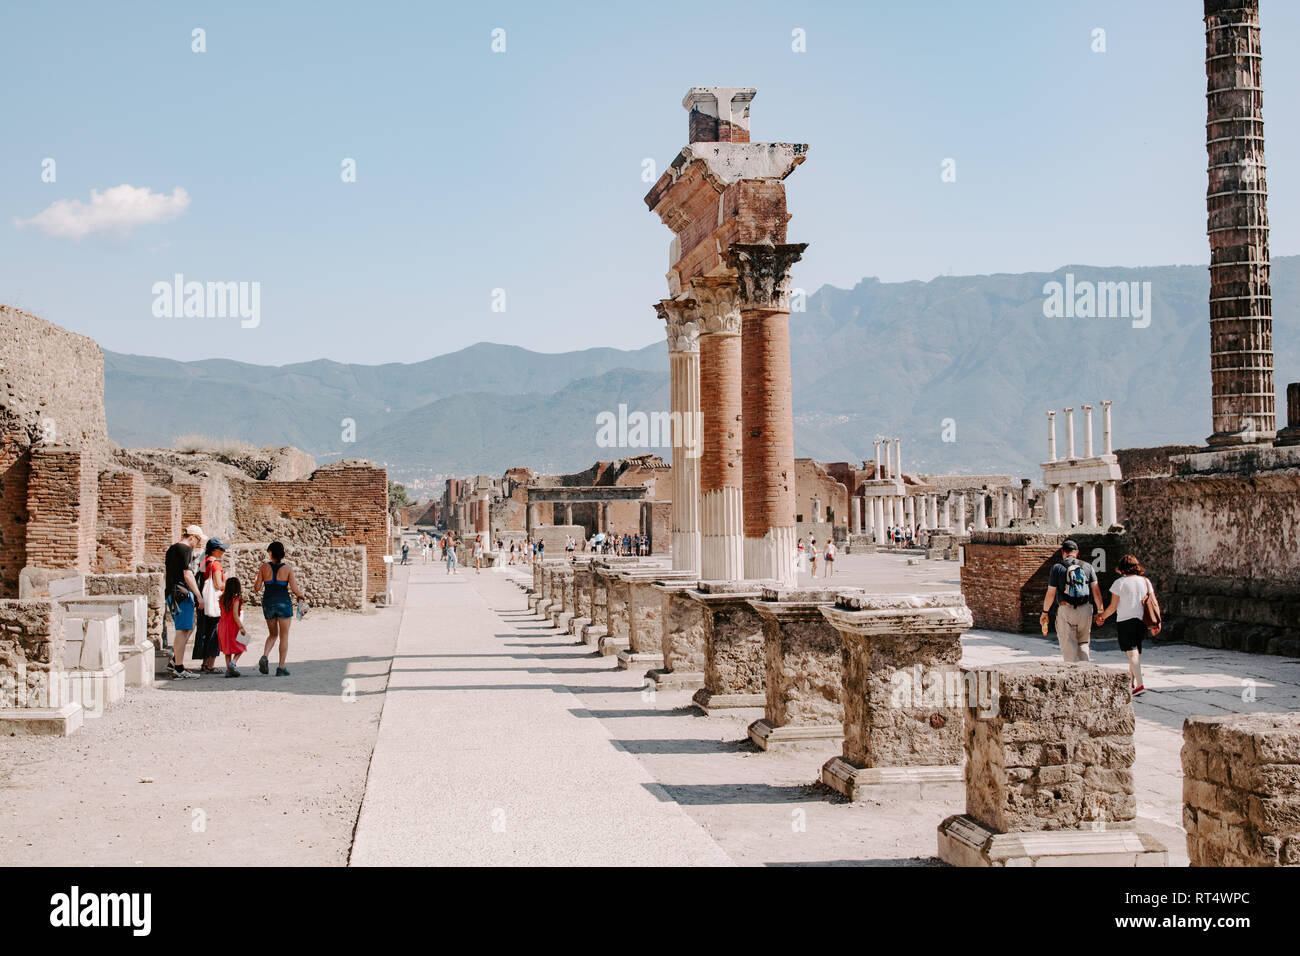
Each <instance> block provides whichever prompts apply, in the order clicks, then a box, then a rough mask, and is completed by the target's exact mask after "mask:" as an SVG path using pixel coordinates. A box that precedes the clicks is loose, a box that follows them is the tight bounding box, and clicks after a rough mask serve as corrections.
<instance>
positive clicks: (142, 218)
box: [14, 183, 190, 240]
mask: <svg viewBox="0 0 1300 956" xmlns="http://www.w3.org/2000/svg"><path fill="white" fill-rule="evenodd" d="M189 205H190V194H189V193H188V192H186V191H185V190H184V189H182V188H181V187H180V186H177V187H176V188H175V189H173V190H172V194H171V195H170V196H168V195H167V194H166V193H155V192H151V191H150V190H149V187H148V186H139V187H136V186H129V185H127V184H125V183H123V184H122V185H121V186H114V187H112V188H111V189H105V190H104V191H103V192H102V193H101V192H99V190H97V189H92V190H91V191H90V202H89V203H84V202H82V201H81V200H80V199H59V200H56V201H55V202H54V203H53V204H52V205H51V206H50V207H49V208H48V209H42V210H41V211H40V212H38V213H37V214H36V215H35V216H33V217H32V218H31V219H14V226H15V227H16V228H18V229H22V228H24V227H26V226H34V227H35V228H37V229H39V230H40V231H41V232H43V233H45V235H47V236H53V237H54V238H56V239H76V240H81V239H84V238H85V237H86V236H90V235H94V234H95V233H110V234H114V235H117V236H126V235H129V234H130V232H131V230H132V229H134V228H136V227H137V226H149V225H153V224H154V223H160V222H170V221H171V220H173V219H175V218H177V217H178V216H180V215H181V214H182V213H184V212H185V210H186V209H188V208H189Z"/></svg>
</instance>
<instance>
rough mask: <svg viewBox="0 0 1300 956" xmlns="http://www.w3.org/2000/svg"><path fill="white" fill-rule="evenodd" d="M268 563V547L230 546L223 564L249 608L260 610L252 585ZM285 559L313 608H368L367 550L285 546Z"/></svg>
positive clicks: (260, 545)
mask: <svg viewBox="0 0 1300 956" xmlns="http://www.w3.org/2000/svg"><path fill="white" fill-rule="evenodd" d="M268 543H269V542H268ZM266 560H267V555H266V544H237V545H231V547H230V550H228V551H227V552H226V554H225V558H224V560H223V561H222V564H223V566H224V567H225V569H226V574H227V575H234V576H236V577H238V578H239V583H240V585H241V586H242V589H243V595H244V605H245V606H246V607H261V604H262V599H261V595H260V594H254V593H253V582H254V581H255V580H257V572H258V569H259V568H261V566H262V562H264V561H266ZM285 560H286V561H287V562H288V563H289V564H290V565H291V566H292V567H293V569H294V573H295V575H296V577H297V579H298V587H299V588H301V589H302V592H303V594H305V595H306V596H307V603H308V605H310V606H311V607H333V608H344V609H347V610H353V611H359V610H362V609H364V608H365V607H366V602H367V584H366V575H367V572H368V564H369V562H368V561H367V556H366V549H365V548H363V547H342V548H328V547H311V546H301V547H286V553H285ZM245 623H247V621H245Z"/></svg>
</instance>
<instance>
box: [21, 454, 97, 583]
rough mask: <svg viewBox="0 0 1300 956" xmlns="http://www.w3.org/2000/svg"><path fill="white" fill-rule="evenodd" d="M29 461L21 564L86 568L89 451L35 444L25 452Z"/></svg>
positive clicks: (91, 513)
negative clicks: (25, 544) (25, 533)
mask: <svg viewBox="0 0 1300 956" xmlns="http://www.w3.org/2000/svg"><path fill="white" fill-rule="evenodd" d="M30 461H31V463H30V468H31V471H30V474H29V476H28V481H27V516H28V517H27V560H26V563H27V564H29V565H34V566H35V567H40V568H75V569H76V570H78V571H90V570H92V568H93V567H94V560H95V528H96V513H97V507H96V504H97V501H98V498H99V481H98V477H99V476H98V470H97V469H96V467H95V464H94V460H93V456H92V454H91V452H90V451H89V450H88V449H86V448H83V447H72V446H68V445H38V446H36V447H35V448H33V449H32V450H31V460H30Z"/></svg>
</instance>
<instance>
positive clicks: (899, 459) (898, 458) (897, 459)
mask: <svg viewBox="0 0 1300 956" xmlns="http://www.w3.org/2000/svg"><path fill="white" fill-rule="evenodd" d="M894 470H895V471H897V472H898V477H899V478H902V477H903V439H901V438H895V439H894Z"/></svg>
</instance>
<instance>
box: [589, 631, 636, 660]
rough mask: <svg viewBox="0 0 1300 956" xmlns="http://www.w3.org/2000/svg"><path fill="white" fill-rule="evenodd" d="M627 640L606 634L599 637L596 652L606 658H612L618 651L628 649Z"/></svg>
mask: <svg viewBox="0 0 1300 956" xmlns="http://www.w3.org/2000/svg"><path fill="white" fill-rule="evenodd" d="M628 646H629V645H628V639H627V638H626V637H611V636H610V635H608V634H604V635H601V638H600V641H599V642H598V643H597V644H596V650H598V651H600V653H602V654H604V655H605V656H606V657H613V656H614V655H615V654H617V653H618V652H619V651H625V650H627V649H628Z"/></svg>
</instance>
